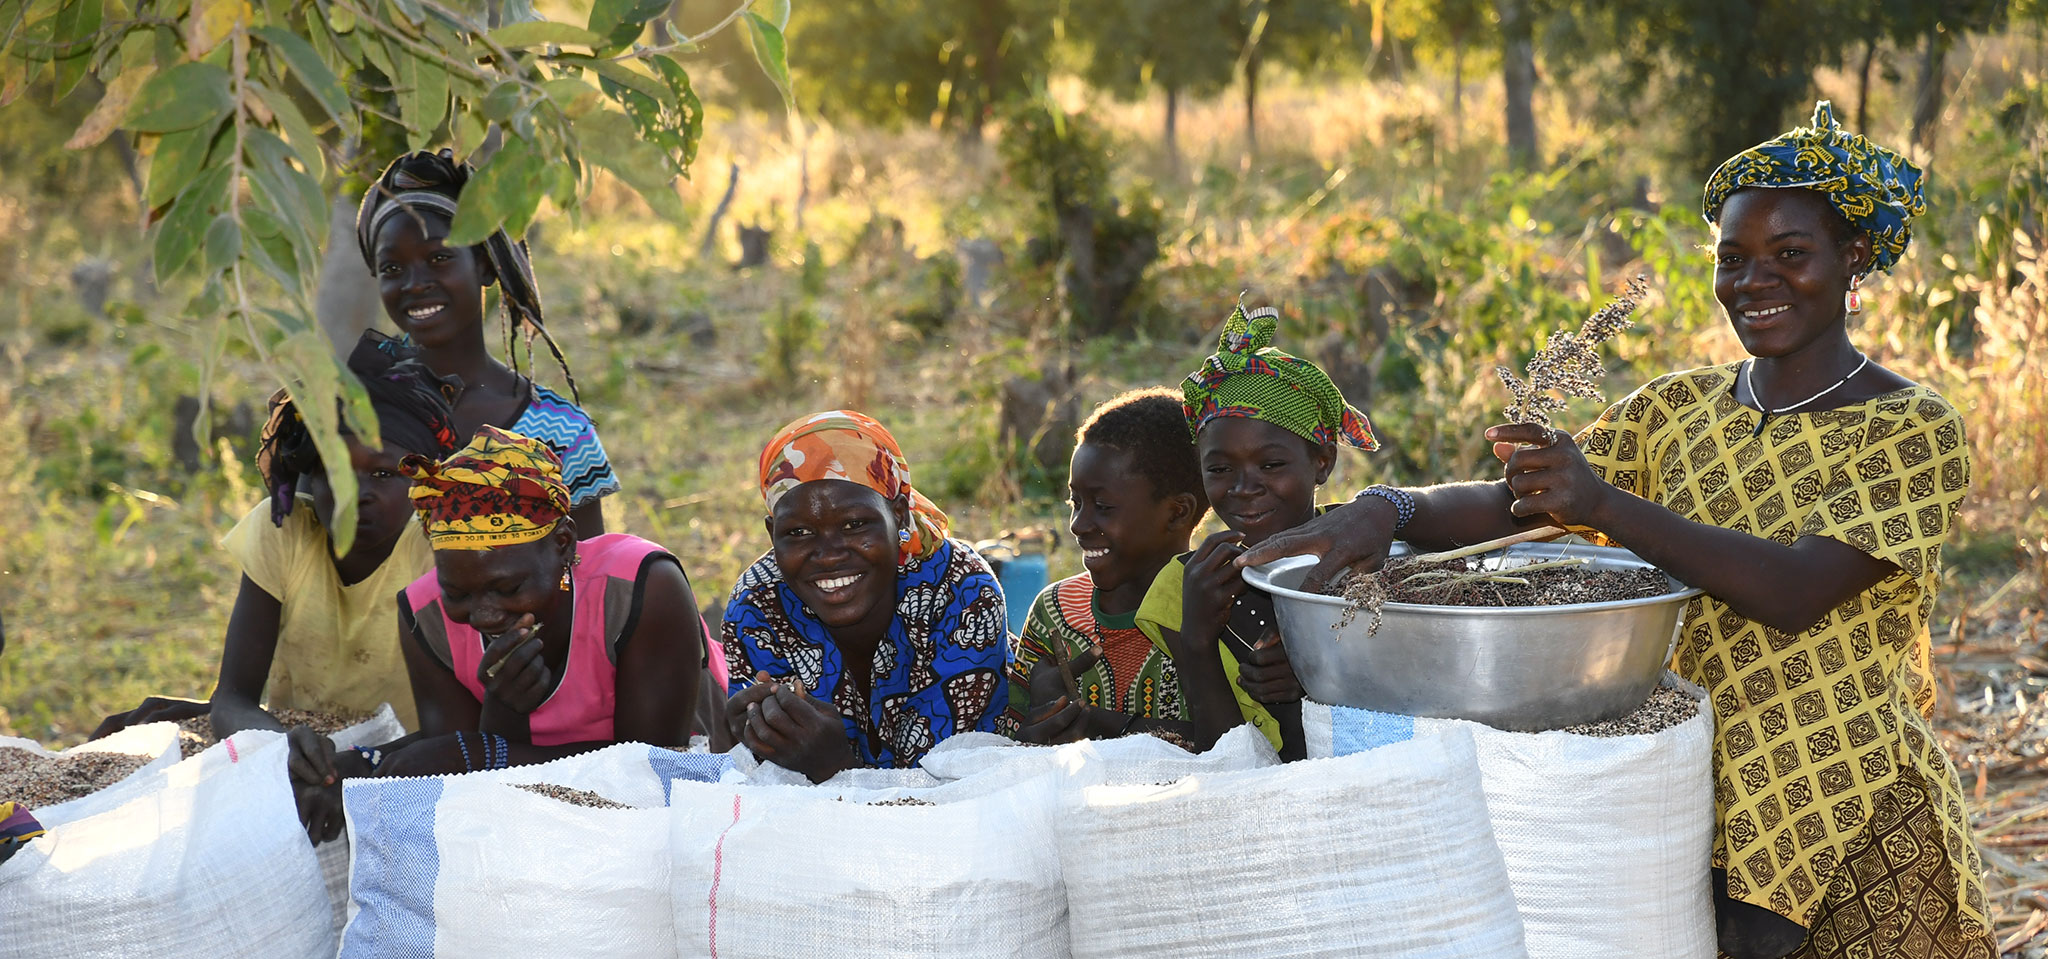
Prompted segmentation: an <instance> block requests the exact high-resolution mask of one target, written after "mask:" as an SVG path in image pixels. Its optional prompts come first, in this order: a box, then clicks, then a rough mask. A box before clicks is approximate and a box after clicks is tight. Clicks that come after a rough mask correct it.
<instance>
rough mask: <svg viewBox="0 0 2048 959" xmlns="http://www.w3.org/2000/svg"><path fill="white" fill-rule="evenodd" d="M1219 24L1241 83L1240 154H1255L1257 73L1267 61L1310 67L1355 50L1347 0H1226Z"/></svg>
mask: <svg viewBox="0 0 2048 959" xmlns="http://www.w3.org/2000/svg"><path fill="white" fill-rule="evenodd" d="M1229 7H1230V8H1231V9H1230V10H1229V11H1227V14H1226V16H1225V17H1224V20H1223V27H1224V29H1225V31H1226V32H1227V33H1228V34H1229V35H1230V37H1231V38H1232V41H1233V44H1232V46H1233V50H1234V52H1235V53H1236V55H1237V68H1238V71H1239V73H1240V74H1241V75H1242V81H1243V83H1244V86H1243V91H1244V141H1245V152H1246V153H1247V154H1248V155H1251V156H1257V155H1258V152H1259V75H1260V72H1261V70H1262V68H1263V67H1264V66H1265V64H1266V62H1267V61H1268V60H1272V61H1274V62H1277V63H1281V64H1285V65H1288V66H1292V67H1294V68H1296V69H1301V70H1308V69H1313V68H1314V67H1316V66H1317V65H1318V64H1319V63H1321V62H1322V61H1324V60H1325V59H1329V58H1338V57H1341V56H1342V55H1343V54H1344V53H1346V52H1349V53H1353V54H1355V53H1356V52H1358V50H1359V49H1360V47H1359V39H1360V36H1361V31H1360V30H1359V26H1360V24H1359V20H1358V17H1357V12H1358V11H1357V9H1356V8H1354V7H1353V6H1352V4H1350V3H1349V2H1347V0H1232V2H1231V3H1230V4H1229Z"/></svg>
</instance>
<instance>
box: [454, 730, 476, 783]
mask: <svg viewBox="0 0 2048 959" xmlns="http://www.w3.org/2000/svg"><path fill="white" fill-rule="evenodd" d="M455 745H456V746H457V747H459V748H460V749H461V750H462V771H463V772H466V773H469V772H475V771H476V767H475V766H473V765H471V764H470V762H469V737H467V736H465V735H463V734H462V733H461V732H460V731H457V732H456V734H455Z"/></svg>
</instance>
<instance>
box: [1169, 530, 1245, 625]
mask: <svg viewBox="0 0 2048 959" xmlns="http://www.w3.org/2000/svg"><path fill="white" fill-rule="evenodd" d="M1243 539H1244V534H1243V533H1239V532H1236V531H1234V530H1224V531H1222V532H1220V533H1212V534H1210V535H1209V538H1208V539H1205V540H1203V541H1202V545H1200V546H1198V547H1196V548H1195V552H1194V555H1192V556H1189V557H1188V564H1187V571H1186V572H1185V573H1183V574H1182V576H1181V624H1180V631H1181V635H1183V636H1188V637H1195V636H1201V637H1203V638H1205V639H1214V638H1215V637H1216V636H1217V635H1219V634H1221V633H1222V631H1223V626H1224V624H1226V623H1228V622H1230V606H1231V603H1232V602H1234V601H1235V600H1236V599H1237V598H1238V597H1239V596H1241V595H1243V594H1244V590H1245V584H1244V573H1243V572H1242V571H1241V570H1239V569H1238V568H1237V566H1236V565H1235V560H1236V559H1237V557H1238V554H1240V553H1242V552H1243V551H1244V549H1243V547H1242V546H1240V545H1239V542H1240V541H1241V540H1243Z"/></svg>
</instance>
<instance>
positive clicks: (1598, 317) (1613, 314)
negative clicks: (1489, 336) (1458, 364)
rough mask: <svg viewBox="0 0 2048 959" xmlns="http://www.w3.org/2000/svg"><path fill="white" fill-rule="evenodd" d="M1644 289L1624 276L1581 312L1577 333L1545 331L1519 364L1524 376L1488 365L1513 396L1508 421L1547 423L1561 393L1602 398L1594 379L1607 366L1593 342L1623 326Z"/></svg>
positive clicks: (1557, 408)
mask: <svg viewBox="0 0 2048 959" xmlns="http://www.w3.org/2000/svg"><path fill="white" fill-rule="evenodd" d="M1648 293H1649V286H1648V285H1647V284H1645V283H1644V281H1643V278H1642V277H1640V276H1638V277H1636V278H1634V279H1632V280H1629V281H1628V289H1627V290H1626V291H1624V292H1623V293H1622V294H1621V296H1619V297H1617V298H1616V299H1615V300H1614V302H1612V303H1609V304H1607V305H1606V306H1603V307H1601V308H1600V309H1599V310H1598V311H1597V312H1595V313H1594V314H1593V315H1592V316H1590V317H1587V318H1586V322H1585V324H1584V325H1583V326H1580V327H1579V332H1577V333H1572V332H1570V331H1568V330H1558V331H1557V332H1555V333H1552V334H1550V340H1549V342H1548V343H1546V344H1545V345H1544V347H1543V349H1540V350H1537V351H1536V355H1535V356H1532V357H1530V358H1529V365H1528V366H1526V367H1524V368H1523V372H1524V373H1526V374H1528V377H1529V378H1528V379H1526V380H1525V379H1522V378H1521V377H1519V376H1516V375H1515V373H1514V371H1513V370H1510V369H1508V368H1507V367H1505V366H1496V367H1494V368H1493V371H1494V372H1495V373H1498V374H1500V381H1501V382H1502V383H1503V384H1505V385H1506V386H1507V388H1508V392H1510V393H1513V394H1514V396H1515V401H1514V402H1513V403H1510V404H1508V406H1507V408H1506V410H1505V412H1506V413H1507V418H1508V422H1510V423H1541V424H1543V425H1544V426H1549V425H1550V414H1551V413H1552V412H1562V411H1563V410H1564V408H1565V397H1570V396H1576V397H1582V398H1585V399H1596V400H1597V399H1605V398H1606V397H1605V396H1603V395H1602V394H1601V392H1600V387H1599V386H1597V385H1596V384H1595V382H1594V381H1596V380H1598V379H1599V378H1600V377H1602V376H1604V375H1606V372H1607V371H1606V369H1605V368H1604V367H1603V366H1601V364H1600V355H1599V354H1598V353H1595V352H1593V347H1595V346H1597V345H1599V344H1600V343H1602V342H1605V341H1607V340H1609V339H1612V338H1613V337H1614V335H1615V334H1616V333H1619V332H1621V331H1622V330H1625V329H1628V328H1629V326H1630V325H1632V324H1633V323H1634V322H1635V320H1634V319H1633V318H1632V317H1633V315H1634V314H1635V311H1636V307H1638V306H1641V305H1642V301H1643V298H1644V297H1645V296H1646V295H1647V294H1648Z"/></svg>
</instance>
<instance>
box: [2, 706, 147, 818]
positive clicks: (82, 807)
mask: <svg viewBox="0 0 2048 959" xmlns="http://www.w3.org/2000/svg"><path fill="white" fill-rule="evenodd" d="M0 747H7V748H12V749H24V750H27V751H29V752H32V753H34V754H36V755H38V756H45V757H48V756H76V755H78V754H80V753H128V754H129V755H133V756H148V757H150V759H149V762H147V763H144V764H143V765H142V767H141V768H139V769H137V770H135V771H134V772H132V773H129V774H128V775H127V776H126V777H125V778H123V779H122V780H121V781H120V782H117V783H113V784H111V785H108V786H107V787H106V788H104V789H101V790H100V791H98V792H95V793H92V794H91V795H86V796H80V797H78V798H77V799H73V800H70V801H69V802H60V803H57V804H56V805H53V806H44V807H42V808H41V809H35V810H31V812H33V813H34V814H35V817H36V821H37V822H39V823H42V824H43V826H44V827H46V828H47V827H50V826H55V825H57V824H59V823H66V822H71V821H74V820H78V819H84V818H85V817H87V816H91V815H95V814H97V813H102V812H105V811H107V810H109V809H113V808H115V807H117V806H119V805H121V804H122V803H124V802H127V801H128V800H130V799H133V798H134V797H135V796H136V795H138V794H139V793H138V792H137V787H136V785H135V784H136V783H139V782H142V781H144V780H147V779H148V778H149V777H150V776H151V775H152V774H153V773H155V772H157V771H158V770H161V769H163V768H164V767H166V766H169V765H171V764H172V763H175V762H177V761H178V758H179V757H180V756H182V755H183V753H181V752H179V751H178V724H177V723H144V724H142V725H140V726H130V727H128V728H127V729H123V730H121V731H120V732H118V733H114V734H113V735H111V736H107V737H104V738H101V739H95V740H93V741H92V742H89V743H80V744H78V745H76V746H73V747H71V748H70V749H66V750H61V751H55V750H49V749H44V748H43V746H42V744H40V743H38V742H36V741H35V740H33V739H17V738H15V737H13V736H0ZM0 798H5V797H0Z"/></svg>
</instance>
